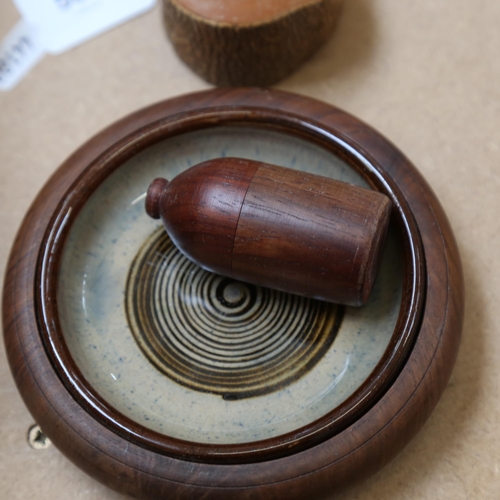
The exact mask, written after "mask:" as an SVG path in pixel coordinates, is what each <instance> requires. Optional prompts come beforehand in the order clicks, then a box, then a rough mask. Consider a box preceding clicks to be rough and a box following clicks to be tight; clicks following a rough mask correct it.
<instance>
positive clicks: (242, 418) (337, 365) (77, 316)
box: [57, 127, 403, 444]
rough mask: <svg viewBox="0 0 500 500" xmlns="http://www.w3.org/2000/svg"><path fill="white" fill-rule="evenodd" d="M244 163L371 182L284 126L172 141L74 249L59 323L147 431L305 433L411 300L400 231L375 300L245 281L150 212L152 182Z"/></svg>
mask: <svg viewBox="0 0 500 500" xmlns="http://www.w3.org/2000/svg"><path fill="white" fill-rule="evenodd" d="M223 156H234V157H242V158H249V159H254V160H259V161H265V162H268V163H273V164H276V165H281V166H285V167H289V168H296V169H302V170H305V171H308V172H312V173H316V174H320V175H325V176H329V177H333V178H336V179H339V180H342V181H346V182H350V183H353V184H358V185H362V186H366V184H365V182H364V181H363V179H362V178H361V176H360V175H359V174H357V173H356V172H355V171H354V170H352V169H351V168H350V167H349V166H347V164H345V163H344V162H343V161H341V160H340V159H339V158H337V157H336V156H334V155H333V154H332V153H330V152H328V151H326V150H323V149H321V148H320V147H318V146H315V145H314V144H311V143H309V142H306V141H303V140H300V139H297V138H295V137H291V136H287V135H285V134H281V133H279V132H270V131H264V130H262V129H258V128H243V127H231V128H229V127H227V128H226V127H222V128H211V129H207V130H203V131H200V132H190V133H186V134H183V135H181V136H178V137H174V138H171V139H167V140H164V141H163V142H160V143H158V144H156V145H155V146H152V147H150V148H148V149H146V150H145V151H143V152H141V153H140V154H138V155H137V156H135V157H133V158H132V159H131V160H129V161H127V162H126V163H125V164H124V165H122V166H121V167H120V168H119V169H118V170H117V171H115V172H114V173H113V174H112V175H111V176H109V177H108V178H107V179H106V181H105V182H103V183H102V184H101V185H100V186H99V188H98V189H97V190H96V191H95V192H94V193H93V194H92V196H91V198H90V199H89V200H88V202H87V203H86V204H85V206H84V207H83V209H82V211H81V212H80V213H79V214H78V216H77V218H76V220H75V222H74V223H73V226H72V228H71V231H70V234H69V237H68V239H67V241H66V243H65V247H64V252H63V256H62V263H61V268H60V273H59V282H58V297H57V301H58V308H59V316H60V323H61V328H62V331H63V334H64V338H65V341H66V343H67V345H68V348H69V350H70V353H71V355H72V357H73V358H74V360H75V362H76V364H77V366H78V368H79V369H80V371H81V372H82V374H83V375H84V377H85V378H86V379H87V381H88V382H89V383H90V384H91V386H92V387H93V388H94V390H95V391H96V392H97V393H98V394H99V395H100V396H101V397H102V398H104V399H105V400H106V401H107V402H108V403H109V404H110V405H111V406H113V407H114V408H115V409H116V410H118V411H119V412H120V413H122V414H123V415H125V416H127V417H129V418H130V419H132V420H134V421H135V422H137V423H138V424H140V425H143V426H144V427H147V428H149V429H151V430H154V431H156V432H159V433H161V434H164V435H166V436H170V437H174V438H178V439H182V440H187V441H192V442H199V443H219V444H234V443H248V442H252V441H257V440H262V439H266V438H272V437H275V436H279V435H282V434H284V433H287V432H291V431H293V430H296V429H298V428H300V427H303V426H305V425H307V424H309V423H311V422H314V421H315V420H317V419H318V418H320V417H322V416H323V415H325V414H326V413H328V412H330V411H331V410H332V409H334V408H336V407H337V406H338V405H339V404H341V403H342V402H343V401H345V400H346V399H347V398H348V397H349V396H350V395H352V394H353V393H354V391H356V389H358V388H359V387H360V386H361V385H362V383H363V382H364V381H365V380H366V379H367V378H368V377H369V375H370V373H371V372H372V370H373V369H374V368H375V366H376V365H377V363H378V362H379V361H380V359H381V357H382V356H383V354H384V351H385V350H386V348H387V346H388V344H389V341H390V339H391V336H392V334H393V331H394V328H395V325H396V321H397V318H398V314H399V311H400V305H401V294H402V280H403V278H402V275H403V265H402V257H401V251H400V249H399V247H398V242H397V239H396V237H395V235H394V234H393V233H390V234H389V239H388V243H387V247H386V250H385V253H384V257H383V261H382V265H381V269H380V271H379V274H378V277H377V280H376V282H375V286H374V290H373V292H372V295H371V298H370V300H369V302H368V304H367V305H365V306H363V307H361V308H349V307H346V308H344V307H341V306H336V305H332V304H326V303H322V302H318V301H313V300H309V299H305V298H300V297H296V296H292V295H288V294H284V293H281V292H276V291H273V290H269V289H264V288H260V287H257V286H252V285H247V284H245V283H239V282H235V281H232V280H228V279H226V278H222V277H220V276H217V275H214V274H211V273H208V272H207V271H204V270H202V269H200V268H199V267H197V266H196V265H195V264H193V263H191V262H190V261H189V260H187V259H186V258H185V257H184V256H183V255H182V254H181V253H180V252H179V251H178V250H177V249H176V248H175V247H174V246H173V245H172V243H171V242H170V240H169V239H168V236H167V235H166V233H165V232H164V231H163V229H162V228H161V225H160V223H158V221H154V220H152V219H150V218H149V217H148V216H147V215H146V213H145V210H144V200H143V197H142V196H143V194H144V193H145V191H146V189H147V187H148V185H149V183H150V182H151V180H152V179H153V178H155V177H159V176H161V177H166V178H170V179H171V178H173V177H174V176H175V175H177V174H178V173H180V172H182V171H183V170H185V169H186V168H189V167H190V166H192V165H195V164H197V163H199V162H202V161H204V160H208V159H212V158H217V157H223Z"/></svg>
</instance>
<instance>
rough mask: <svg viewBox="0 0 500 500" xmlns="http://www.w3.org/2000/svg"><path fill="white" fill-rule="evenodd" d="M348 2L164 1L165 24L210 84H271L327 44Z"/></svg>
mask: <svg viewBox="0 0 500 500" xmlns="http://www.w3.org/2000/svg"><path fill="white" fill-rule="evenodd" d="M342 3H343V0H281V1H278V2H257V3H256V2H253V1H252V2H249V1H247V0H244V1H242V2H239V1H238V2H235V1H234V0H220V1H218V2H213V1H210V2H199V1H195V0H164V2H163V7H164V23H165V28H166V30H167V34H168V36H169V38H170V40H171V41H172V44H173V46H174V48H175V50H176V51H177V54H178V55H179V57H180V58H181V59H182V60H183V61H184V62H185V63H186V64H187V65H188V66H189V67H190V68H191V69H192V70H193V71H194V72H195V73H197V74H198V75H200V76H201V77H202V78H204V79H205V80H207V81H208V82H210V83H213V84H215V85H221V86H234V85H258V86H267V85H271V84H273V83H275V82H277V81H279V80H281V79H282V78H284V77H285V76H287V75H289V74H290V73H291V72H292V71H294V70H295V69H296V68H297V67H298V66H300V65H301V64H302V63H303V62H305V61H306V60H307V59H308V58H309V57H311V55H312V54H313V53H314V52H316V50H317V49H318V48H319V47H320V46H321V45H323V44H324V43H325V42H326V40H327V39H328V38H329V37H330V36H331V34H332V32H333V30H334V29H335V26H336V23H337V20H338V17H339V15H340V11H341V6H342Z"/></svg>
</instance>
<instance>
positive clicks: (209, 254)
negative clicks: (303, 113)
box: [146, 158, 391, 306]
mask: <svg viewBox="0 0 500 500" xmlns="http://www.w3.org/2000/svg"><path fill="white" fill-rule="evenodd" d="M146 210H147V213H148V214H149V215H150V216H151V217H155V218H158V217H161V219H162V221H163V224H164V225H165V228H166V230H167V232H168V234H169V236H170V238H171V239H172V241H173V242H174V243H175V244H176V245H177V247H178V248H179V249H180V250H181V251H182V252H183V253H184V254H185V255H186V256H187V257H188V258H190V259H191V260H193V261H194V262H196V263H197V264H199V265H200V266H201V267H203V268H205V269H207V270H209V271H213V272H216V273H219V274H223V275H225V276H229V277H232V278H235V279H238V280H241V281H248V282H250V283H254V284H258V285H262V286H267V287H270V288H275V289H277V290H282V291H285V292H291V293H296V294H299V295H304V296H306V297H312V298H317V299H321V300H327V301H330V302H337V303H341V304H346V305H356V306H359V305H362V304H364V303H365V302H366V301H367V300H368V297H369V294H370V292H371V289H372V286H373V282H374V280H375V275H376V271H377V268H378V264H379V260H380V254H381V247H382V245H383V242H384V240H385V235H386V233H387V227H388V224H389V218H390V211H391V202H390V200H389V198H387V196H385V195H383V194H381V193H378V192H376V191H372V190H369V189H364V188H361V187H358V186H354V185H351V184H347V183H344V182H340V181H336V180H333V179H330V178H327V177H322V176H318V175H313V174H309V173H306V172H303V171H298V170H292V169H288V168H283V167H278V166H275V165H269V164H266V163H261V162H256V161H251V160H243V159H238V158H220V159H216V160H210V161H207V162H204V163H200V164H199V165H196V166H194V167H191V168H190V169H188V170H186V171H185V172H183V173H181V174H180V175H178V176H177V177H175V178H174V179H173V180H171V181H170V182H168V181H166V180H165V179H155V180H154V181H153V182H152V183H151V186H150V188H149V190H148V194H147V197H146Z"/></svg>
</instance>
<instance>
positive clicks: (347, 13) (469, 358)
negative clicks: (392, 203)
mask: <svg viewBox="0 0 500 500" xmlns="http://www.w3.org/2000/svg"><path fill="white" fill-rule="evenodd" d="M160 13H161V12H160V9H159V8H156V9H154V10H153V11H151V12H149V13H147V14H146V15H144V16H142V17H140V18H137V19H135V20H133V21H131V22H129V23H128V24H126V25H124V26H121V27H119V28H117V29H115V30H113V31H110V32H108V33H106V34H104V35H102V36H100V37H98V38H96V39H94V40H91V41H90V42H88V43H86V44H84V45H82V46H80V47H78V48H76V49H74V50H71V51H69V52H67V53H65V54H63V55H60V56H47V57H46V58H45V59H44V60H43V61H42V62H41V63H40V64H39V65H38V66H37V67H36V68H34V70H33V71H32V72H31V73H30V74H29V75H28V76H27V77H26V78H25V80H23V81H22V82H21V83H20V84H19V85H18V86H17V87H16V88H15V89H14V90H12V91H11V92H6V93H0V228H1V238H0V268H1V269H3V268H4V267H5V263H6V260H7V256H8V252H9V248H10V245H11V243H12V241H13V239H14V235H15V233H16V231H17V228H18V227H19V224H20V222H21V220H22V217H23V215H24V213H25V212H26V210H27V208H28V206H29V204H30V203H31V201H32V200H33V198H34V197H35V195H36V193H37V192H38V190H39V189H40V187H41V186H42V185H43V183H44V182H45V181H46V180H47V179H48V177H49V176H50V174H52V172H53V171H54V170H55V169H56V168H57V166H58V165H59V164H60V163H61V162H62V161H63V160H64V159H65V158H66V157H67V156H68V155H69V154H70V153H71V152H72V151H73V150H75V149H76V148H77V147H78V146H79V145H81V144H82V143H83V142H84V141H85V140H86V139H88V138H89V137H90V136H92V135H93V134H95V133H96V132H98V131H99V130H101V129H102V128H103V127H105V126H106V125H108V124H110V123H112V122H114V121H115V120H117V119H118V118H120V117H122V116H124V115H126V114H128V113H130V112H131V111H134V110H136V109H138V108H141V107H143V106H145V105H148V104H151V103H154V102H156V101H159V100H161V99H164V98H167V97H171V96H175V95H179V94H181V93H185V92H189V91H194V90H199V89H204V88H208V87H209V85H208V84H206V83H205V82H203V81H202V80H200V79H199V78H198V77H197V76H195V75H194V74H193V73H192V72H191V71H190V70H189V69H188V68H187V67H185V66H184V65H183V64H182V63H181V62H180V61H179V60H178V59H177V57H176V55H175V54H174V52H173V50H172V47H171V45H170V44H169V42H168V41H167V40H166V38H165V35H164V32H163V30H162V26H161V16H160ZM17 19H18V14H17V12H16V10H15V9H14V7H13V6H12V4H11V3H10V1H8V0H1V2H0V38H1V37H3V35H5V34H6V33H7V32H8V31H9V30H10V28H11V27H12V26H13V25H14V23H15V22H16V21H17ZM277 88H280V89H286V90H290V91H294V92H298V93H301V94H304V95H307V96H313V97H315V98H318V99H322V100H324V101H327V102H330V103H333V104H335V105H338V106H340V107H342V108H344V109H346V110H347V111H349V112H351V113H353V114H355V115H357V116H358V117H360V118H361V119H363V120H365V121H367V122H368V123H370V124H371V125H373V126H374V127H375V128H377V129H378V130H379V131H380V132H382V133H383V134H384V135H386V136H387V137H388V138H390V139H391V140H392V141H393V142H394V143H396V144H397V145H398V147H399V148H401V149H402V150H403V151H404V152H405V153H406V154H407V155H408V156H409V157H410V158H411V159H412V160H413V162H414V163H415V164H416V165H417V166H418V168H419V169H420V170H421V172H422V173H423V174H424V176H425V177H426V178H427V180H428V181H429V183H430V184H431V185H432V187H433V189H434V190H435V192H436V193H437V195H438V197H439V198H440V200H441V202H442V204H443V206H444V208H445V210H446V212H447V214H448V216H449V218H450V221H451V224H452V226H453V228H454V230H455V235H456V237H457V240H458V243H459V246H460V250H461V254H462V259H463V265H464V271H465V284H466V292H467V305H466V311H465V327H464V336H463V341H462V345H461V349H460V353H459V357H458V361H457V364H456V366H455V370H454V372H453V375H452V378H451V382H450V384H449V386H448V388H447V389H446V391H445V393H444V395H443V398H442V399H441V401H440V403H439V405H438V406H437V408H436V410H435V412H434V413H433V415H432V416H431V418H430V419H429V421H428V422H427V424H426V425H425V427H424V428H423V430H422V431H421V432H420V433H419V435H418V436H417V437H416V438H415V439H414V440H413V441H412V442H411V443H410V445H409V446H408V447H407V448H406V449H405V450H404V451H403V452H402V453H401V454H400V455H399V456H398V457H397V458H396V459H395V460H394V461H393V462H392V463H391V464H390V465H388V466H387V467H385V468H384V469H383V470H382V471H381V472H379V473H378V474H376V475H375V476H373V477H372V478H370V479H368V480H366V481H364V482H362V483H360V484H358V485H356V486H355V487H354V488H353V489H351V490H350V491H348V492H346V493H345V494H343V495H341V496H340V497H337V498H340V499H341V500H354V499H363V500H364V499H393V498H394V499H432V500H435V499H439V500H443V499H453V500H461V499H494V500H497V499H500V383H499V382H500V326H499V321H498V317H496V318H497V319H495V314H496V313H495V311H497V313H498V311H499V304H500V273H499V267H500V266H499V265H498V253H499V247H500V235H499V233H500V231H499V230H500V223H499V221H500V213H499V212H500V134H499V133H500V1H498V0H475V1H471V0H467V1H465V0H419V1H418V2H412V1H409V0H406V1H396V0H347V2H346V8H345V10H344V13H343V17H342V19H341V22H340V25H339V27H338V30H337V32H336V34H335V35H334V37H333V38H332V40H331V41H330V42H329V43H328V44H327V45H326V46H325V47H324V48H323V49H322V50H321V51H320V52H319V53H318V54H317V55H316V56H315V57H314V58H313V59H312V60H311V61H310V62H309V63H307V64H306V65H305V66H304V67H302V68H301V69H299V70H298V71H297V72H296V73H295V74H294V75H293V76H291V77H290V78H288V79H286V80H285V81H283V82H281V83H280V84H278V85H277ZM2 275H3V273H2ZM2 278H3V276H2ZM0 351H1V352H0V498H1V499H55V500H58V499H68V498H70V499H71V500H82V499H101V498H102V499H110V500H111V499H119V498H124V497H122V496H121V495H118V494H116V493H114V492H112V491H111V490H108V489H107V488H106V487H105V486H102V485H100V484H98V483H97V482H95V481H94V480H93V479H91V478H89V477H88V476H86V475H85V474H84V473H83V472H81V471H80V470H79V469H77V468H76V467H75V466H74V465H72V464H71V463H70V462H69V461H67V460H66V459H65V458H64V457H63V456H62V455H61V454H60V453H59V451H58V450H57V449H56V448H55V447H54V446H51V447H49V448H48V449H46V450H39V451H35V450H33V449H31V448H30V447H29V446H28V444H27V442H26V432H27V429H28V427H29V426H30V424H32V422H33V419H32V417H31V416H30V415H29V413H28V412H27V410H26V409H25V407H24V405H23V403H22V401H21V398H20V397H19V395H18V393H17V390H16V388H15V386H14V383H13V381H12V378H11V375H10V371H9V368H8V365H7V360H6V358H5V353H4V348H3V345H2V346H1V347H0Z"/></svg>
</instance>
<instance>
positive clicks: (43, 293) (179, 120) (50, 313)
mask: <svg viewBox="0 0 500 500" xmlns="http://www.w3.org/2000/svg"><path fill="white" fill-rule="evenodd" d="M241 125H243V126H249V127H264V128H266V129H273V130H278V131H280V132H282V133H287V134H292V135H295V136H297V137H301V138H302V139H306V140H309V141H311V142H313V143H315V144H319V145H321V146H322V147H324V148H326V149H328V150H329V151H330V152H333V153H334V154H336V155H337V156H340V157H341V158H342V159H343V160H344V161H345V162H346V163H348V164H349V165H350V166H351V167H352V168H354V169H356V170H357V171H358V172H359V173H360V174H361V175H362V176H363V177H364V178H365V180H366V181H367V182H368V183H369V184H370V185H371V186H372V187H374V188H376V189H378V190H380V191H381V192H384V193H385V194H387V195H388V196H389V197H390V198H391V200H392V201H393V205H394V213H393V219H394V221H395V223H396V226H397V231H398V233H399V235H400V236H401V238H402V239H403V254H404V283H403V296H402V300H401V308H400V313H399V317H398V321H397V324H396V327H395V331H394V333H393V335H392V338H391V341H390V343H389V345H388V347H387V349H386V351H385V353H384V355H383V356H382V358H381V359H380V361H379V362H378V364H377V366H376V367H375V369H374V370H373V372H372V373H371V375H370V376H369V377H368V378H367V379H366V380H365V381H364V382H363V384H362V385H361V386H360V387H359V388H358V389H357V390H356V391H355V392H354V393H353V394H352V395H351V396H350V397H348V398H347V400H345V401H344V402H343V403H342V404H340V405H339V406H338V407H336V408H335V409H334V410H332V411H330V412H328V413H327V414H325V415H324V416H323V417H321V418H319V419H317V420H316V421H314V422H312V423H310V424H308V425H306V426H304V427H302V428H299V429H297V430H295V431H293V432H289V433H286V434H283V435H280V436H277V437H274V438H269V439H264V440H262V441H254V442H250V443H242V444H224V445H217V446H215V445H211V444H203V443H194V442H188V441H183V440H180V439H177V438H172V437H169V436H166V435H163V434H160V433H158V432H155V431H152V430H149V429H147V428H145V427H143V426H141V425H140V424H138V423H136V422H134V421H133V420H131V419H130V418H128V417H125V416H123V415H122V414H120V413H119V412H118V411H116V410H115V409H114V408H112V407H111V406H110V405H109V404H108V403H107V402H106V401H105V400H104V399H103V398H102V397H101V396H100V395H99V394H97V393H96V391H95V390H94V389H93V388H92V387H91V385H90V384H89V383H88V382H87V381H86V380H85V378H84V376H83V375H82V373H81V372H80V370H79V369H78V368H77V366H76V364H75V362H74V360H73V359H72V356H71V354H70V352H69V349H68V348H67V346H66V344H65V341H64V334H63V333H62V331H61V327H60V325H59V319H58V313H57V298H56V292H57V273H58V268H59V263H60V259H61V256H62V253H63V251H64V241H65V238H66V236H67V234H68V232H69V229H70V228H71V225H72V223H73V221H74V220H75V219H76V217H77V216H78V213H79V211H80V209H81V208H82V207H83V206H84V204H85V202H86V201H87V199H88V198H89V196H90V195H91V194H92V193H93V192H94V190H95V189H97V187H98V186H99V185H100V184H101V183H102V182H103V180H104V179H105V178H107V177H108V175H110V174H111V173H112V172H114V171H115V170H116V169H117V168H119V167H120V165H122V164H123V163H124V162H125V161H126V160H127V159H129V158H131V157H132V156H134V155H136V154H138V153H139V152H141V151H143V150H144V149H145V148H147V147H149V146H151V145H153V144H155V143H157V142H160V141H163V140H165V139H168V138H170V137H174V136H176V135H179V134H183V133H186V132H190V131H194V130H202V129H205V128H208V127H215V126H241ZM84 147H85V146H84ZM77 154H78V152H77ZM68 175H70V176H71V175H72V174H71V172H68ZM49 184H50V183H49ZM41 248H42V251H41V253H40V256H39V265H38V266H37V269H36V276H35V286H36V289H37V290H40V293H38V294H37V297H36V299H37V303H36V311H37V317H38V322H39V329H40V334H41V336H42V339H43V343H44V345H45V349H46V351H47V354H48V356H49V358H50V359H51V361H52V364H53V366H54V368H55V370H56V372H57V374H58V376H59V378H60V379H61V380H62V382H63V384H64V385H65V387H66V389H67V390H68V392H69V393H70V394H71V395H72V397H73V398H74V399H76V400H77V401H78V402H79V404H80V405H81V406H82V407H83V408H84V409H85V410H86V411H87V412H88V413H89V414H91V415H92V417H93V418H95V419H96V420H97V421H99V422H100V423H101V424H103V425H105V426H106V427H107V428H109V429H112V430H113V432H115V433H116V434H118V435H119V436H121V437H122V438H124V439H126V440H130V441H131V442H134V443H136V444H138V445H140V446H143V447H145V448H147V449H150V450H152V451H154V452H158V453H161V454H166V455H168V456H172V457H174V458H179V459H182V460H191V461H197V462H208V463H228V464H231V463H250V462H256V461H263V460H269V459H275V458H279V457H282V456H287V455H290V454H293V453H296V452H298V451H301V450H304V449H307V448H310V447H312V446H314V445H316V444H318V443H320V442H323V441H325V440H326V439H328V438H330V437H332V436H333V435H336V434H338V433H339V432H341V431H342V430H343V429H345V428H346V427H347V426H349V425H350V424H352V423H353V422H354V421H356V419H358V418H359V417H360V416H362V415H363V414H364V413H366V412H367V411H368V410H369V409H370V408H371V407H372V406H373V405H374V404H375V403H376V402H377V401H378V400H379V399H380V398H381V397H382V396H383V394H384V393H385V392H386V391H387V389H388V388H389V387H390V384H391V383H392V381H393V380H394V379H395V377H396V376H397V375H398V373H399V371H400V370H401V368H402V367H403V365H404V363H405V361H406V358H407V356H408V354H409V352H410V350H411V348H412V345H413V341H414V339H415V337H416V335H417V334H418V328H419V323H420V320H421V316H422V309H423V300H424V296H425V264H424V261H425V259H424V255H423V249H422V244H421V239H420V234H419V231H418V227H417V225H416V223H415V220H414V217H413V214H412V212H411V209H410V208H409V206H408V204H407V203H406V200H405V198H404V196H403V195H402V194H401V192H400V190H399V188H398V186H397V185H396V184H395V183H394V181H393V180H392V178H391V177H390V176H389V175H387V174H386V173H385V171H384V168H383V166H382V165H379V164H378V163H377V161H376V160H374V159H372V157H371V155H370V153H369V152H368V151H362V150H359V149H357V148H356V145H355V144H350V142H349V141H348V140H346V139H345V138H344V137H343V136H342V133H341V131H337V132H334V131H332V130H326V129H325V128H323V127H321V126H319V125H318V124H316V123H314V121H312V120H311V121H308V120H305V119H304V118H303V117H301V116H300V115H297V114H293V113H287V112H284V111H276V110H272V109H266V108H265V107H262V108H259V107H256V106H251V107H249V106H246V105H244V104H243V105H236V106H235V105H230V106H224V105H223V104H222V105H221V106H220V107H218V109H217V110H216V111H214V110H210V111H206V110H201V111H191V112H189V113H180V114H177V115H174V116H167V117H166V118H165V119H162V120H157V121H154V122H152V123H150V124H147V125H141V126H139V127H138V128H137V129H136V130H133V131H132V132H131V133H129V134H128V135H127V136H126V137H125V138H123V139H121V140H120V141H118V142H117V143H115V144H114V145H113V146H112V147H110V148H108V149H107V150H106V151H105V152H104V153H102V154H100V155H99V156H98V157H96V158H95V159H94V161H92V162H90V163H89V164H88V166H87V168H85V170H84V171H83V172H82V173H81V174H78V175H77V177H76V178H75V179H74V180H73V183H72V185H71V187H70V188H69V189H67V190H66V192H65V193H64V194H63V195H62V196H61V198H60V201H59V204H58V207H57V209H56V210H55V211H54V213H53V215H52V220H51V223H50V224H49V226H48V227H47V229H46V231H45V236H44V238H43V242H42V245H41Z"/></svg>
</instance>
